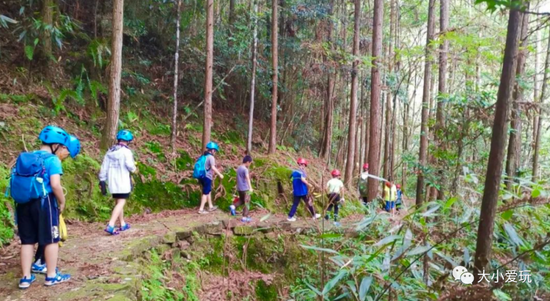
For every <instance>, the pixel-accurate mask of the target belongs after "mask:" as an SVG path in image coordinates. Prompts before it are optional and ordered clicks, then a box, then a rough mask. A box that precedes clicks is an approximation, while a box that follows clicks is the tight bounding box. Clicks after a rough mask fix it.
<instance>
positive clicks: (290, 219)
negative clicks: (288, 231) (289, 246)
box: [286, 216, 296, 222]
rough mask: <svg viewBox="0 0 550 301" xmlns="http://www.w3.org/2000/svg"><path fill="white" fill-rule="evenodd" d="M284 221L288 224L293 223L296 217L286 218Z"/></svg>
mask: <svg viewBox="0 0 550 301" xmlns="http://www.w3.org/2000/svg"><path fill="white" fill-rule="evenodd" d="M286 220H287V221H289V222H295V221H296V217H295V216H293V217H289V218H287V219H286Z"/></svg>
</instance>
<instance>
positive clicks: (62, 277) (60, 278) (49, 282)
mask: <svg viewBox="0 0 550 301" xmlns="http://www.w3.org/2000/svg"><path fill="white" fill-rule="evenodd" d="M70 279H71V275H69V274H61V273H57V274H55V276H54V277H51V278H50V277H47V276H46V282H44V285H45V286H53V285H56V284H59V283H63V282H66V281H69V280H70Z"/></svg>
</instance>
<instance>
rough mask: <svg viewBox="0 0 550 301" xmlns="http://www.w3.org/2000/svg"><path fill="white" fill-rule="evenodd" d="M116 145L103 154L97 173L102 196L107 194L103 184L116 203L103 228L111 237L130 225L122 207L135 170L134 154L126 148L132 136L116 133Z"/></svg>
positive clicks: (128, 192)
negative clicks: (125, 218) (125, 219)
mask: <svg viewBox="0 0 550 301" xmlns="http://www.w3.org/2000/svg"><path fill="white" fill-rule="evenodd" d="M116 139H117V141H118V142H117V144H115V145H113V146H112V147H111V148H110V149H109V150H108V151H107V154H105V157H104V159H103V163H102V164H101V170H100V172H99V185H100V187H101V191H102V193H103V195H106V194H107V190H106V188H105V184H107V186H108V187H109V192H110V193H111V194H112V196H113V199H115V201H116V205H115V208H114V209H113V212H112V214H111V219H110V220H109V223H108V224H107V227H106V228H105V232H107V233H109V234H111V235H117V234H119V233H120V232H121V231H126V230H128V229H130V225H129V224H127V223H126V222H125V221H124V205H125V204H126V200H127V199H128V198H130V193H131V192H132V189H133V187H132V178H131V176H130V173H134V172H136V170H137V167H136V163H135V161H134V154H133V153H132V151H131V150H130V148H129V147H128V145H129V144H130V142H132V141H133V140H134V136H133V135H132V133H131V132H130V131H128V130H122V131H120V132H118V134H117V136H116ZM117 219H118V220H119V221H120V228H118V229H115V223H116V221H117Z"/></svg>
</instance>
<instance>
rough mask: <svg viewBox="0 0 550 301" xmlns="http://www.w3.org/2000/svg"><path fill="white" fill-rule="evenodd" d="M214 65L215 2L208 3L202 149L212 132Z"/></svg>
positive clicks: (212, 0) (208, 0)
mask: <svg viewBox="0 0 550 301" xmlns="http://www.w3.org/2000/svg"><path fill="white" fill-rule="evenodd" d="M213 65H214V0H207V1H206V75H205V77H204V128H203V131H202V148H203V149H204V148H206V144H207V143H208V142H209V141H210V134H211V132H212V69H213Z"/></svg>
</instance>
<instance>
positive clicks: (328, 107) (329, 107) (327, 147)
mask: <svg viewBox="0 0 550 301" xmlns="http://www.w3.org/2000/svg"><path fill="white" fill-rule="evenodd" d="M333 11H334V0H331V1H330V7H329V20H328V34H327V41H328V43H329V44H330V49H331V50H332V49H333V44H332V28H333V25H332V22H333V21H332V14H333ZM323 60H324V62H325V68H326V69H325V70H327V94H326V98H325V115H324V116H323V117H324V120H325V122H324V126H325V128H324V130H323V144H322V145H321V158H323V159H324V160H326V159H327V158H329V157H330V152H331V145H332V127H333V114H334V100H333V98H332V95H333V88H334V74H333V72H334V70H333V68H332V66H331V64H330V62H329V61H328V57H327V55H324V57H323Z"/></svg>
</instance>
